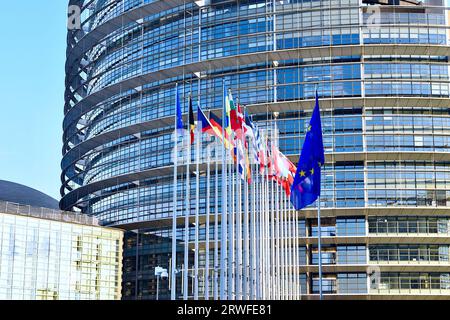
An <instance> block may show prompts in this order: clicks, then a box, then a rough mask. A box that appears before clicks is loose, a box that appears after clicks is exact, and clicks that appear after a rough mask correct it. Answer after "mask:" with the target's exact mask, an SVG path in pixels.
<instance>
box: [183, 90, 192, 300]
mask: <svg viewBox="0 0 450 320" xmlns="http://www.w3.org/2000/svg"><path fill="white" fill-rule="evenodd" d="M189 99H191V97H189ZM189 119H190V116H189V112H188V125H189V123H190V120H189ZM187 140H189V139H187ZM190 165H191V143H190V141H187V155H186V204H185V206H186V213H185V218H184V272H183V299H184V300H187V299H188V288H189V282H188V281H189V278H188V277H189V215H190V211H191V201H190V195H191V182H190V180H191V179H190V175H191V170H190Z"/></svg>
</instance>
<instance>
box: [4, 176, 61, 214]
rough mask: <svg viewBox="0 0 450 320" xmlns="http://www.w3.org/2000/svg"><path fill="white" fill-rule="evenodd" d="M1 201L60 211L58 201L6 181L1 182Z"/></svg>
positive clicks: (34, 190)
mask: <svg viewBox="0 0 450 320" xmlns="http://www.w3.org/2000/svg"><path fill="white" fill-rule="evenodd" d="M0 200H1V201H8V202H14V203H19V204H23V205H29V206H32V207H43V208H49V209H59V204H58V201H57V200H56V199H54V198H52V197H50V196H48V195H46V194H45V193H43V192H40V191H38V190H36V189H33V188H30V187H27V186H24V185H22V184H19V183H15V182H10V181H5V180H0Z"/></svg>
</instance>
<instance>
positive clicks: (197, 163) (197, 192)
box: [194, 121, 202, 300]
mask: <svg viewBox="0 0 450 320" xmlns="http://www.w3.org/2000/svg"><path fill="white" fill-rule="evenodd" d="M201 139H202V136H201V129H200V123H199V122H198V121H197V139H196V151H195V158H196V161H195V174H196V177H195V229H194V230H195V239H194V241H195V252H194V300H198V263H199V261H198V255H199V224H200V199H199V198H200V141H201Z"/></svg>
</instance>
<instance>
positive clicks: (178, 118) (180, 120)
mask: <svg viewBox="0 0 450 320" xmlns="http://www.w3.org/2000/svg"><path fill="white" fill-rule="evenodd" d="M175 109H176V123H177V127H176V130H177V134H178V136H182V135H183V133H184V125H183V115H182V112H181V101H180V91H179V90H178V84H177V86H176V88H175Z"/></svg>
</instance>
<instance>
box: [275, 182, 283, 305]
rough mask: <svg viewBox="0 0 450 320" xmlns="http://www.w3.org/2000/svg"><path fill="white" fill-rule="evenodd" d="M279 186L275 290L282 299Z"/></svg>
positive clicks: (277, 196) (278, 297)
mask: <svg viewBox="0 0 450 320" xmlns="http://www.w3.org/2000/svg"><path fill="white" fill-rule="evenodd" d="M279 193H280V190H279V186H278V184H277V192H276V195H275V197H276V200H275V202H276V206H277V210H276V215H277V216H276V226H275V238H276V247H277V250H276V262H275V265H276V286H275V291H276V299H277V300H280V299H281V294H282V292H281V283H280V272H281V270H280V251H281V243H280V210H279V203H280V198H279Z"/></svg>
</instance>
